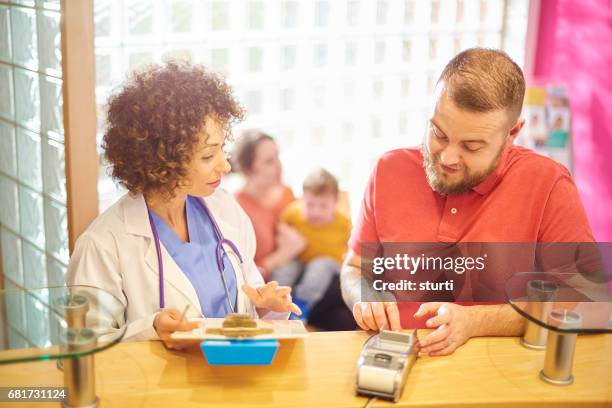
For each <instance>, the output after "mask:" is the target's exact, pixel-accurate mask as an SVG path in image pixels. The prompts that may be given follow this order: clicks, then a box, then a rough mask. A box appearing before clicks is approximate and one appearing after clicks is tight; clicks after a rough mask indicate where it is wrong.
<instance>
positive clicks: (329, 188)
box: [302, 169, 338, 196]
mask: <svg viewBox="0 0 612 408" xmlns="http://www.w3.org/2000/svg"><path fill="white" fill-rule="evenodd" d="M302 189H303V190H304V193H306V192H308V193H311V194H314V195H323V194H333V195H334V196H337V195H338V179H337V178H336V177H335V176H334V175H333V174H331V173H330V172H329V171H327V170H325V169H317V170H314V171H312V172H310V173H309V174H308V175H307V176H306V179H305V180H304V184H303V185H302Z"/></svg>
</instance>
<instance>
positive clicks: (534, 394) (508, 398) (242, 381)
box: [0, 332, 612, 408]
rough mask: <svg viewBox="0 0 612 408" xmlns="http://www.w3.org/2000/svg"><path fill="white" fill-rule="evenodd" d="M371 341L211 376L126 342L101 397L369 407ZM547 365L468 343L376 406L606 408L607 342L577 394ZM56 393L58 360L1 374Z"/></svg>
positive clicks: (192, 360)
mask: <svg viewBox="0 0 612 408" xmlns="http://www.w3.org/2000/svg"><path fill="white" fill-rule="evenodd" d="M367 337H368V334H366V333H364V332H336V333H310V334H309V336H308V337H307V338H306V339H304V340H294V341H287V342H282V343H281V348H280V350H279V352H278V355H277V356H276V359H275V361H274V363H273V365H272V366H269V367H210V366H208V365H207V364H206V363H205V360H204V358H203V356H202V355H201V352H200V350H199V349H198V348H194V349H192V350H189V351H186V352H174V351H168V350H166V349H165V348H164V347H163V345H162V344H161V343H159V342H143V343H122V344H119V345H117V346H114V347H113V348H111V349H109V350H106V351H103V352H101V353H100V354H98V355H96V372H97V393H98V396H99V397H100V399H101V407H130V408H135V407H147V408H152V407H164V408H165V407H173V408H174V407H190V406H193V407H196V406H213V407H223V406H228V407H229V406H254V407H264V406H265V407H293V406H295V407H297V406H315V407H332V406H338V407H362V406H364V405H365V403H366V402H367V399H366V398H364V397H356V396H355V395H354V394H355V393H354V383H355V372H356V361H357V357H358V356H359V353H360V351H361V347H362V344H363V342H364V341H365V340H366V339H367ZM543 358H544V352H543V351H533V350H528V349H526V348H524V347H522V346H521V345H520V344H519V340H518V338H476V339H471V340H470V341H469V342H468V343H467V344H465V345H464V346H463V347H461V348H460V349H459V350H457V351H456V352H455V353H454V354H453V355H451V356H447V357H421V358H420V359H419V360H417V363H416V365H415V366H414V368H413V370H412V372H411V374H410V376H409V378H408V384H407V385H406V388H405V389H404V393H403V397H402V401H401V402H400V403H398V404H391V403H387V402H385V401H377V402H376V403H375V404H374V406H396V407H400V406H402V407H403V406H427V407H432V406H444V407H517V406H526V407H527V406H529V407H534V406H538V407H545V406H546V407H577V406H592V407H606V406H611V407H612V335H590V336H579V338H578V342H577V348H576V355H575V361H574V376H575V382H574V384H573V385H570V386H554V385H550V384H547V383H544V382H542V381H541V380H540V379H539V378H538V373H539V371H540V369H541V368H542V364H543ZM61 384H62V375H61V373H60V372H59V371H58V370H57V369H56V368H55V361H43V362H34V363H22V364H13V365H2V366H0V386H2V387H7V386H22V387H23V386H35V385H38V386H61ZM0 406H10V405H9V404H2V403H0ZM12 406H15V407H22V408H23V407H25V406H26V405H24V404H13V405H12ZM35 406H36V407H44V406H57V404H55V405H54V404H43V403H38V404H36V405H35Z"/></svg>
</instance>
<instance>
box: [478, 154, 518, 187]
mask: <svg viewBox="0 0 612 408" xmlns="http://www.w3.org/2000/svg"><path fill="white" fill-rule="evenodd" d="M511 149H512V146H510V147H508V148H506V149H504V151H503V152H502V156H501V158H500V160H499V164H498V165H497V168H496V169H495V170H494V171H493V173H491V174H489V175H488V176H487V178H486V179H484V180H483V181H482V182H481V183H480V184H478V185H477V186H476V187H473V188H472V190H473V191H475V192H476V193H478V194H480V195H487V194H488V193H489V192H490V191H491V190H492V189H493V187H495V186H496V185H497V183H498V182H499V181H500V180H501V178H502V176H503V174H504V173H505V171H506V168H507V166H508V153H509V152H510V150H511Z"/></svg>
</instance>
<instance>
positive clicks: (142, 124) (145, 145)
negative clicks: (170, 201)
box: [102, 62, 244, 197]
mask: <svg viewBox="0 0 612 408" xmlns="http://www.w3.org/2000/svg"><path fill="white" fill-rule="evenodd" d="M243 117H244V111H243V109H242V108H241V106H240V105H239V104H238V102H237V101H236V100H235V99H234V97H233V96H232V90H231V88H230V87H229V85H227V83H225V81H224V80H223V79H222V78H221V77H219V76H217V75H216V74H213V73H211V72H209V71H208V70H206V68H204V67H203V66H201V65H192V64H189V63H183V62H167V63H164V64H160V65H151V66H149V67H147V68H146V69H144V70H139V71H136V72H134V73H133V74H132V75H131V76H130V77H129V78H128V80H127V81H126V82H125V83H124V84H123V86H122V88H121V89H120V91H119V92H118V93H117V94H115V95H113V96H111V97H110V98H109V101H108V116H107V128H106V132H105V134H104V139H103V143H102V147H103V148H104V151H105V157H106V160H108V162H109V163H110V164H111V165H112V177H113V178H114V179H115V180H117V181H118V182H119V183H120V184H121V185H123V186H124V187H125V188H127V189H128V190H129V191H130V192H131V193H133V194H138V193H141V194H147V193H150V192H153V191H154V192H156V193H157V194H162V195H165V196H168V197H173V196H174V192H175V191H176V189H177V188H179V187H181V186H183V185H184V184H185V182H186V179H185V178H186V175H187V166H188V164H189V163H190V162H191V160H192V157H193V154H194V151H195V148H196V147H197V145H198V143H199V137H198V134H199V132H200V131H202V129H203V128H204V126H205V125H206V121H207V120H218V121H220V122H221V123H222V124H224V125H225V126H226V127H227V129H228V130H229V128H230V126H231V124H232V123H234V122H236V121H239V120H242V119H243Z"/></svg>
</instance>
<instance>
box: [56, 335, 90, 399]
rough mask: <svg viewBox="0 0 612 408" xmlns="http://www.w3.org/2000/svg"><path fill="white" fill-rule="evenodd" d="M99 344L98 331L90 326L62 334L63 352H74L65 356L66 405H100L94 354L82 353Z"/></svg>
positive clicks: (61, 347) (61, 345)
mask: <svg viewBox="0 0 612 408" xmlns="http://www.w3.org/2000/svg"><path fill="white" fill-rule="evenodd" d="M96 344H97V336H96V333H95V332H94V331H93V330H91V329H88V328H70V329H67V330H65V331H64V332H62V333H61V334H60V349H61V351H62V353H66V354H74V355H75V356H74V357H71V358H65V359H64V360H63V361H64V386H65V387H66V394H67V395H66V398H65V399H64V401H62V405H63V406H64V407H70V408H75V407H79V408H93V407H97V406H98V397H97V396H96V376H95V370H94V356H93V354H87V355H82V354H83V353H86V352H88V351H91V350H93V349H94V348H95V347H96Z"/></svg>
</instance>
